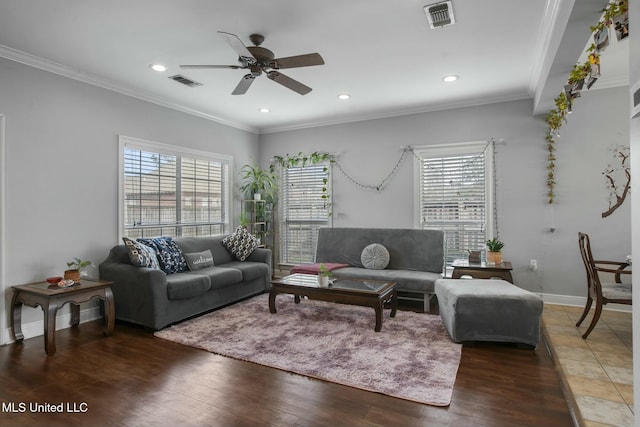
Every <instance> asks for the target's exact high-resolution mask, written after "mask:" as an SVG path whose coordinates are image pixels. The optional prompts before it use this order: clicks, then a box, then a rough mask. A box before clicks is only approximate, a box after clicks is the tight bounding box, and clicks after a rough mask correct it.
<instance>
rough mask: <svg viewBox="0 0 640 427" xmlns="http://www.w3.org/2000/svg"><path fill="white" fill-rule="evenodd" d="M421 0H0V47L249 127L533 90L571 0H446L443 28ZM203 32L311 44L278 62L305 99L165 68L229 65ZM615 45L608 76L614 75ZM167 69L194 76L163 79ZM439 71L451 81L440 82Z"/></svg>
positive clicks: (269, 86)
mask: <svg viewBox="0 0 640 427" xmlns="http://www.w3.org/2000/svg"><path fill="white" fill-rule="evenodd" d="M435 2H436V1H434V0H420V1H418V0H402V1H398V0H348V1H346V0H323V1H313V2H312V1H302V0H233V1H229V0H226V1H224V0H180V1H178V0H109V1H105V0H55V1H51V0H19V1H15V0H0V56H4V57H6V58H10V59H13V60H16V61H20V62H23V63H28V64H29V65H34V66H37V67H40V68H44V69H47V70H49V71H53V72H57V73H59V74H63V75H67V76H70V77H73V78H77V79H80V80H84V81H87V82H90V83H93V84H97V85H99V86H103V87H107V88H110V89H113V90H117V91H119V92H123V93H126V94H130V95H134V96H137V97H140V98H143V99H146V100H150V101H152V102H155V103H158V104H161V105H166V106H171V107H173V108H178V109H181V110H183V111H188V112H190V113H193V114H197V115H200V116H204V117H207V118H210V119H213V120H217V121H220V122H222V123H226V124H230V125H232V126H235V127H238V128H241V129H247V130H250V131H253V132H262V133H265V132H274V131H278V130H286V129H295V128H300V127H307V126H313V125H319V124H328V123H340V122H346V121H353V120H362V119H367V118H377V117H385V116H392V115H400V114H408V113H413V112H423V111H432V110H441V109H446V108H452V107H458V106H468V105H477V104H484V103H490V102H497V101H503V100H514V99H523V98H533V97H534V96H535V95H536V93H540V92H541V91H542V90H543V87H544V86H545V85H548V78H547V75H548V74H549V72H550V70H552V69H553V68H552V62H553V61H554V57H556V55H557V51H558V49H559V47H558V42H556V41H554V40H559V37H560V36H559V35H561V34H563V33H564V28H565V27H568V25H567V22H566V21H567V19H569V22H570V21H571V19H572V18H565V17H564V15H567V16H568V14H569V12H570V10H571V8H572V7H573V1H570V0H569V1H567V0H544V1H543V0H537V1H531V0H483V1H478V0H453V10H454V14H455V19H456V24H455V25H452V26H447V27H445V28H441V29H437V30H431V29H430V28H429V25H428V22H427V19H426V16H425V13H424V10H423V8H424V6H425V5H427V4H432V3H435ZM576 3H580V5H581V6H580V7H584V5H585V4H588V5H589V7H590V9H589V8H587V9H589V10H588V12H589V13H591V15H590V16H588V21H589V22H591V25H593V24H595V21H596V20H597V16H598V15H597V13H598V11H599V10H601V9H602V7H601V4H602V3H606V1H605V2H603V0H579V1H576ZM567 4H568V5H567ZM592 16H595V18H593V17H592ZM586 30H587V35H585V36H584V38H585V39H584V40H583V41H581V42H580V47H581V48H582V47H583V46H584V44H585V43H587V38H588V26H587V29H586ZM217 31H226V32H230V33H233V34H237V35H238V37H240V38H241V39H242V41H243V42H245V44H247V45H250V42H249V37H248V36H249V34H251V33H260V34H263V35H264V36H265V38H266V40H265V42H264V43H263V47H266V48H268V49H270V50H272V51H274V52H275V55H276V57H286V56H293V55H299V54H305V53H312V52H318V53H320V54H321V55H322V57H323V58H324V60H325V65H322V66H315V67H306V68H296V69H287V70H283V71H282V72H283V73H284V74H286V75H288V76H289V77H292V78H294V79H296V80H299V81H300V82H302V83H304V84H306V85H308V86H310V87H312V88H313V91H312V92H311V93H309V94H308V95H305V96H301V95H298V94H297V93H295V92H293V91H290V90H288V89H286V88H285V87H283V86H281V85H279V84H277V83H275V82H273V81H270V80H269V79H268V78H267V77H266V76H264V75H263V76H261V77H259V78H258V80H257V81H255V83H254V84H253V85H252V86H251V88H250V89H249V91H248V92H247V94H245V95H241V96H232V95H231V91H232V90H233V89H234V88H235V86H236V84H237V83H238V82H239V80H240V78H241V77H242V76H243V75H244V74H245V73H246V71H245V70H225V69H220V70H181V69H180V68H179V67H178V66H179V64H237V56H236V54H235V52H234V51H233V50H232V49H231V48H230V47H229V46H228V45H227V44H226V43H225V42H224V40H223V39H222V38H221V37H219V36H218V34H217ZM558 34H559V35H558ZM557 35H558V36H557ZM581 37H582V36H581ZM579 53H580V52H574V53H572V54H571V55H572V57H571V58H570V61H569V62H570V63H575V62H576V61H577V60H578V56H579ZM624 55H625V54H624V52H623V54H622V55H620V56H621V57H622V58H623V59H622V60H617V61H616V63H619V62H621V61H622V62H623V64H621V65H618V66H619V68H620V70H622V71H616V73H617V74H620V73H621V72H622V73H623V74H624V72H626V66H625V64H624V59H628V56H624ZM627 55H628V54H627ZM603 62H604V61H603ZM152 63H162V64H164V65H166V66H167V67H168V70H167V72H165V73H157V72H154V71H152V70H151V69H150V68H149V65H150V64H152ZM611 66H612V65H610V66H609V67H611ZM569 69H570V68H569ZM609 70H610V71H611V68H609ZM561 71H562V70H561ZM568 71H569V70H567V71H566V74H568ZM606 72H607V68H605V66H604V65H603V74H606ZM178 73H180V74H183V75H185V76H187V77H188V78H190V79H193V80H196V81H198V82H200V83H202V84H203V86H200V87H197V88H189V87H186V86H183V85H181V84H178V83H176V82H174V81H172V80H170V79H168V78H167V77H168V76H170V75H173V74H178ZM449 74H457V75H459V76H460V79H459V80H458V81H457V82H455V83H449V84H447V83H444V82H443V81H442V78H443V77H444V76H446V75H449ZM616 78H620V77H619V76H616ZM622 78H623V79H624V76H623V77H622ZM561 84H562V82H560V86H558V89H557V93H559V92H560V91H561V89H562V87H561ZM553 90H555V89H553V88H552V91H553ZM339 93H349V94H351V96H352V98H351V99H350V100H349V101H340V100H338V99H337V95H338V94H339ZM262 107H267V108H269V109H271V112H270V113H267V114H265V113H260V112H259V111H258V110H259V108H262Z"/></svg>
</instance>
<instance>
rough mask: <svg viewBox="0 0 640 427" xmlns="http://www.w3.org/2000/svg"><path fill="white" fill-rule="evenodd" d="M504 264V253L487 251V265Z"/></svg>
mask: <svg viewBox="0 0 640 427" xmlns="http://www.w3.org/2000/svg"><path fill="white" fill-rule="evenodd" d="M496 264H502V252H491V251H487V265H496Z"/></svg>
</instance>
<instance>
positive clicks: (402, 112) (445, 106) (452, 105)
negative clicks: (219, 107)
mask: <svg viewBox="0 0 640 427" xmlns="http://www.w3.org/2000/svg"><path fill="white" fill-rule="evenodd" d="M530 98H531V96H530V95H529V94H528V93H522V94H519V95H509V96H494V97H487V98H482V99H479V98H476V99H472V100H464V101H454V102H449V103H442V104H436V105H429V106H421V107H415V108H408V109H399V110H391V111H384V112H377V113H371V114H362V115H358V116H349V117H348V118H336V119H328V120H320V121H315V122H307V123H300V124H294V125H290V126H289V125H286V126H274V127H263V128H260V135H264V134H269V133H277V132H287V131H292V130H301V129H309V128H315V127H321V126H333V125H341V124H347V123H355V122H364V121H367V120H378V119H387V118H392V117H402V116H411V115H414V114H423V113H433V112H437V111H445V110H453V109H456V108H466V107H477V106H479V105H489V104H497V103H500V102H510V101H520V100H523V99H530Z"/></svg>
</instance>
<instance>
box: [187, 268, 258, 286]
mask: <svg viewBox="0 0 640 427" xmlns="http://www.w3.org/2000/svg"><path fill="white" fill-rule="evenodd" d="M226 265H227V264H224V266H222V267H219V266H215V267H205V268H203V269H200V270H198V271H195V272H187V273H185V274H186V275H193V276H207V277H208V278H209V280H210V281H211V289H220V288H224V287H225V286H229V285H235V284H237V283H240V282H242V272H241V271H240V270H238V269H237V268H228V267H226ZM265 265H266V264H265Z"/></svg>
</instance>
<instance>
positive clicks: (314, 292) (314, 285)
mask: <svg viewBox="0 0 640 427" xmlns="http://www.w3.org/2000/svg"><path fill="white" fill-rule="evenodd" d="M278 294H291V295H294V298H295V302H296V304H299V303H300V297H301V296H306V297H308V298H310V299H314V300H320V301H329V302H335V303H340V304H351V305H360V306H364V307H372V308H373V309H374V310H375V316H376V324H375V328H374V330H375V331H376V332H380V330H381V329H382V310H383V308H384V304H385V303H389V304H390V305H391V314H390V316H391V317H395V316H396V311H397V310H398V294H397V292H396V283H395V282H385V281H381V280H361V279H350V278H349V279H348V278H339V279H335V280H334V282H333V284H331V285H330V286H329V287H327V288H321V287H319V286H318V279H317V276H315V275H310V274H300V273H297V274H292V275H290V276H286V277H283V278H282V279H277V280H273V281H272V282H271V290H270V292H269V311H270V312H271V313H272V314H275V313H276V312H277V311H276V295H278Z"/></svg>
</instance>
